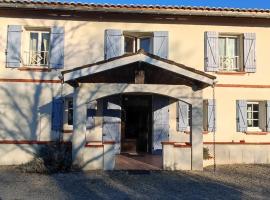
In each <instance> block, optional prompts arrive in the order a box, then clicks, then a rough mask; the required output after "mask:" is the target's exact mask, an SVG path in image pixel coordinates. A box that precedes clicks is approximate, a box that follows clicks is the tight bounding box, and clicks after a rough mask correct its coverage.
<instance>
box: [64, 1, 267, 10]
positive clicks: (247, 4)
mask: <svg viewBox="0 0 270 200" xmlns="http://www.w3.org/2000/svg"><path fill="white" fill-rule="evenodd" d="M61 1H73V2H90V3H112V4H152V5H153V4H160V5H190V6H211V7H234V8H235V7H237V8H264V9H270V0H133V1H128V0H61Z"/></svg>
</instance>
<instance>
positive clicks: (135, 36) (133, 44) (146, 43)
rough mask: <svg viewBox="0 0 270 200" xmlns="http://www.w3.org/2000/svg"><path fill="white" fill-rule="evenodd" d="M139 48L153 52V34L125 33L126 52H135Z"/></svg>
mask: <svg viewBox="0 0 270 200" xmlns="http://www.w3.org/2000/svg"><path fill="white" fill-rule="evenodd" d="M139 49H143V50H144V51H145V52H149V53H152V35H151V34H149V33H127V34H124V50H125V53H135V52H137V51H138V50H139Z"/></svg>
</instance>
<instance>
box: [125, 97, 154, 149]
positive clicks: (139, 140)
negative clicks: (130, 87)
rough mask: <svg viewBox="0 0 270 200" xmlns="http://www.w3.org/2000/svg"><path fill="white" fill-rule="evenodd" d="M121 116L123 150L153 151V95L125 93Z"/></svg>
mask: <svg viewBox="0 0 270 200" xmlns="http://www.w3.org/2000/svg"><path fill="white" fill-rule="evenodd" d="M121 116H122V131H121V132H122V135H121V152H125V153H147V152H151V149H152V139H151V138H152V135H151V132H152V131H151V127H152V96H150V95H124V96H123V97H122V115H121Z"/></svg>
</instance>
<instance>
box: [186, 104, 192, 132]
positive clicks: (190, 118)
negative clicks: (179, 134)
mask: <svg viewBox="0 0 270 200" xmlns="http://www.w3.org/2000/svg"><path fill="white" fill-rule="evenodd" d="M187 120H188V126H187V130H186V132H190V131H191V122H192V105H190V104H189V105H188V117H187Z"/></svg>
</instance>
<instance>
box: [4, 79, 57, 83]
mask: <svg viewBox="0 0 270 200" xmlns="http://www.w3.org/2000/svg"><path fill="white" fill-rule="evenodd" d="M0 82H3V83H61V80H43V79H9V78H1V79H0Z"/></svg>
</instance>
